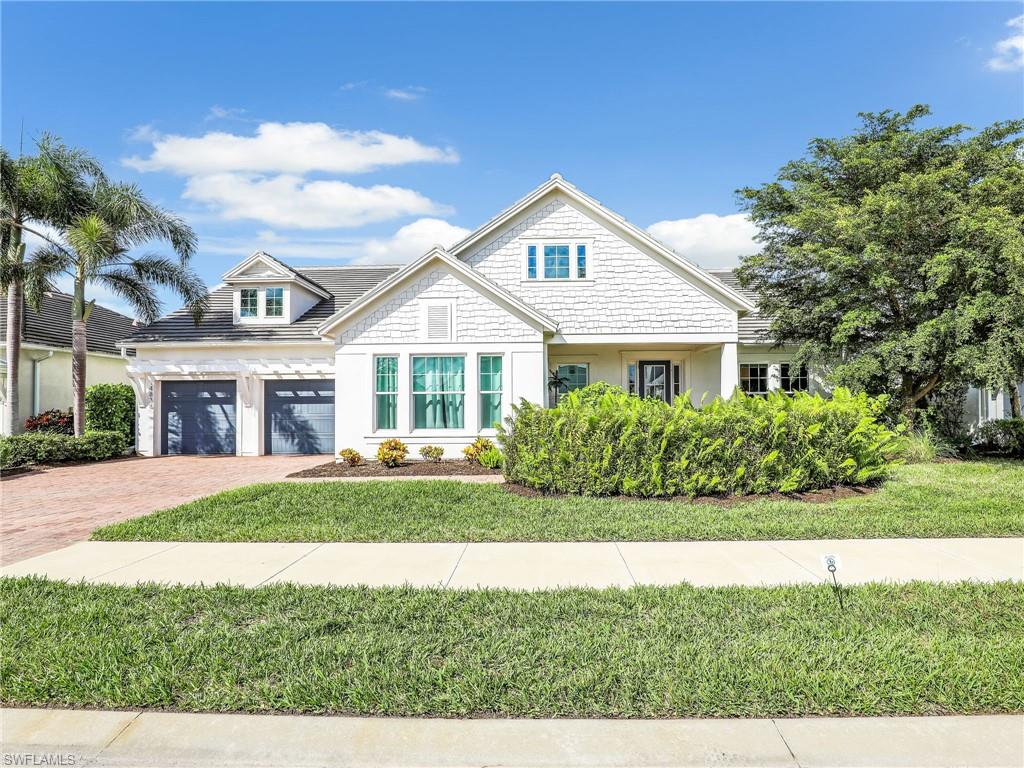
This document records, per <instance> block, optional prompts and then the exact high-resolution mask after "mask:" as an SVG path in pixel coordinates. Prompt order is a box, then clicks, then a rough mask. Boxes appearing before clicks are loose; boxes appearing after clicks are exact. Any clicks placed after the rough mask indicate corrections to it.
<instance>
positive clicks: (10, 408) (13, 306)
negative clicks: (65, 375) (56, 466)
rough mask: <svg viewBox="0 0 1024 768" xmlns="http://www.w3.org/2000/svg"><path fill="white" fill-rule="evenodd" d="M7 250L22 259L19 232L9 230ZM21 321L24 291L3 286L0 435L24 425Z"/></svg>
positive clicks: (15, 286) (17, 284)
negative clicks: (0, 425)
mask: <svg viewBox="0 0 1024 768" xmlns="http://www.w3.org/2000/svg"><path fill="white" fill-rule="evenodd" d="M12 230H13V231H12V232H11V243H10V248H11V251H12V252H13V254H14V258H15V259H17V260H19V261H24V259H25V245H24V243H22V242H21V229H19V228H18V227H12ZM24 318H25V300H24V288H23V286H22V284H21V281H20V280H16V281H14V282H13V283H11V284H10V285H9V286H7V338H6V339H5V340H4V341H5V344H6V356H7V360H6V362H7V383H6V388H7V407H6V408H5V409H4V413H3V420H4V429H3V432H4V433H5V434H8V435H17V434H19V433H20V432H21V431H22V428H23V427H24V422H23V421H22V420H21V412H20V411H21V403H20V398H19V397H18V388H19V385H20V383H21V377H20V375H19V374H20V371H19V363H20V362H21V326H22V322H23V320H24Z"/></svg>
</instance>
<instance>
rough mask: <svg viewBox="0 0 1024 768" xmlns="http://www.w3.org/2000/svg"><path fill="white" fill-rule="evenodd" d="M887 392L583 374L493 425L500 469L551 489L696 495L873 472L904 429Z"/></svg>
mask: <svg viewBox="0 0 1024 768" xmlns="http://www.w3.org/2000/svg"><path fill="white" fill-rule="evenodd" d="M885 404H886V399H885V397H877V398H874V397H869V396H867V395H864V394H858V395H854V394H851V393H850V392H849V391H847V390H845V389H839V390H836V391H835V392H834V393H833V395H832V397H831V398H829V399H825V398H822V397H821V396H819V395H808V394H797V395H794V396H791V395H786V394H782V393H772V394H770V395H769V396H768V397H748V396H745V395H743V394H742V393H737V394H736V395H735V396H734V397H732V398H730V399H729V400H723V399H721V398H719V399H716V400H715V401H714V402H712V403H710V404H708V405H705V406H704V407H703V408H701V409H700V410H697V409H696V408H694V407H693V406H692V405H691V403H690V398H689V397H688V396H686V397H679V398H677V399H676V404H675V405H674V406H670V405H668V404H666V403H664V402H662V401H661V400H656V399H640V398H638V397H636V396H633V395H629V394H627V393H626V392H624V391H623V390H622V389H621V388H619V387H612V386H610V385H608V384H604V383H597V384H592V385H591V386H589V387H586V388H584V389H581V390H577V391H575V392H571V393H569V394H567V395H566V396H565V397H563V398H562V400H561V402H560V403H559V405H558V407H556V408H550V409H548V408H542V407H539V406H536V405H533V404H531V403H527V402H525V401H524V402H523V403H521V404H520V405H519V406H518V407H515V408H514V409H513V416H512V418H510V419H509V420H508V423H507V425H506V426H505V427H502V429H501V430H500V431H499V440H500V442H501V444H502V448H503V449H504V453H505V476H506V478H507V479H508V480H509V481H511V482H516V483H520V484H522V485H525V486H528V487H530V488H535V489H538V490H541V491H545V492H551V493H572V494H580V495H586V496H610V495H617V494H622V495H626V496H676V495H687V496H702V495H711V494H749V493H771V492H775V491H779V492H782V493H791V492H794V491H803V490H810V489H816V488H827V487H831V486H835V485H852V484H861V483H868V482H872V481H876V480H879V479H881V478H883V477H884V476H885V475H886V473H887V472H888V470H889V468H890V467H891V466H893V464H895V463H898V461H899V460H898V456H899V454H900V451H901V449H902V442H903V438H902V437H901V436H900V435H899V434H898V433H897V432H894V431H892V430H890V429H888V428H887V427H885V426H884V425H883V424H882V423H881V420H880V417H881V416H882V413H883V410H884V408H885Z"/></svg>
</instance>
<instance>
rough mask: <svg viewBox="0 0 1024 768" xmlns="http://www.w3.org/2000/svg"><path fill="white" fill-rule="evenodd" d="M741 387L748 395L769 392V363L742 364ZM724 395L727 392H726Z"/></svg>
mask: <svg viewBox="0 0 1024 768" xmlns="http://www.w3.org/2000/svg"><path fill="white" fill-rule="evenodd" d="M740 389H742V390H743V391H744V392H746V393H747V394H748V395H767V394H768V363H743V364H741V365H740ZM722 394H723V395H725V394H727V393H725V392H723V393H722Z"/></svg>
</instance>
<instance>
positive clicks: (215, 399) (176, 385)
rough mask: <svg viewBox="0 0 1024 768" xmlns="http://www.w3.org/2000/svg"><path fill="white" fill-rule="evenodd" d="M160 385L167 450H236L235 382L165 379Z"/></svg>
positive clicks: (180, 451) (221, 451)
mask: <svg viewBox="0 0 1024 768" xmlns="http://www.w3.org/2000/svg"><path fill="white" fill-rule="evenodd" d="M160 389H161V392H162V393H163V394H162V397H161V400H162V410H163V447H162V452H163V453H164V454H178V453H201V454H206V453H234V452H235V382H233V381H165V382H163V383H162V384H161V386H160Z"/></svg>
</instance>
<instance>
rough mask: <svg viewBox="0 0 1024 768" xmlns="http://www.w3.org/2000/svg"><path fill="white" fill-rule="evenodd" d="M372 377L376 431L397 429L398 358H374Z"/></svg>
mask: <svg viewBox="0 0 1024 768" xmlns="http://www.w3.org/2000/svg"><path fill="white" fill-rule="evenodd" d="M375 367H376V371H375V373H376V375H375V376H374V389H373V393H374V401H375V402H374V408H375V410H376V418H375V423H376V425H377V429H396V428H397V427H398V358H397V357H394V356H391V355H388V356H382V357H378V358H376V362H375Z"/></svg>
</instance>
